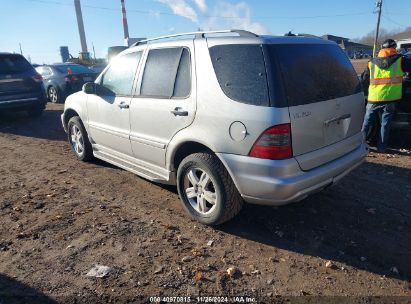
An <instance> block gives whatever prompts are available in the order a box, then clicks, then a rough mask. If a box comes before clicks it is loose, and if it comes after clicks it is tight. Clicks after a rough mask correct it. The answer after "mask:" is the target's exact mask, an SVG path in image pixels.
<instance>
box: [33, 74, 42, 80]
mask: <svg viewBox="0 0 411 304" xmlns="http://www.w3.org/2000/svg"><path fill="white" fill-rule="evenodd" d="M32 78H33V80H34V81H35V82H42V81H43V77H41V75H40V74H36V75H34V76H33V77H32Z"/></svg>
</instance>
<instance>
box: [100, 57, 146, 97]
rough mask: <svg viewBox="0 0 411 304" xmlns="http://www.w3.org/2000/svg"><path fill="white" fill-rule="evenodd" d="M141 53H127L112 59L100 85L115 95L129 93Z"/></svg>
mask: <svg viewBox="0 0 411 304" xmlns="http://www.w3.org/2000/svg"><path fill="white" fill-rule="evenodd" d="M141 54H142V52H136V53H129V54H125V55H121V56H119V57H116V58H115V59H113V62H112V64H111V66H110V67H109V68H108V70H107V71H106V72H105V73H104V75H103V78H102V81H101V85H102V86H103V87H105V88H106V89H109V90H110V91H112V92H113V93H114V94H115V95H125V96H127V95H131V93H132V92H131V90H132V89H133V82H134V77H135V76H136V72H137V66H138V63H139V62H140V58H141Z"/></svg>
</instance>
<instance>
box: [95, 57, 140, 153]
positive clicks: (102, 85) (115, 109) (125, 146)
mask: <svg viewBox="0 0 411 304" xmlns="http://www.w3.org/2000/svg"><path fill="white" fill-rule="evenodd" d="M141 55H142V52H141V51H139V52H131V53H127V54H123V55H120V56H118V57H116V58H115V59H114V60H113V61H112V63H111V65H110V67H109V68H108V69H107V70H106V71H105V73H104V74H103V75H101V77H99V79H98V80H97V82H98V84H99V85H97V92H96V94H94V95H89V97H88V100H87V112H88V125H89V133H90V136H91V138H92V140H93V142H94V143H95V144H96V145H97V146H96V147H95V148H96V149H97V150H99V151H101V152H103V153H104V152H106V153H111V152H112V151H116V152H119V153H122V154H125V155H129V156H130V155H132V150H131V146H130V101H131V94H132V90H133V84H134V79H135V75H136V73H137V69H138V64H139V62H140V58H141Z"/></svg>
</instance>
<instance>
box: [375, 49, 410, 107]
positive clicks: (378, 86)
mask: <svg viewBox="0 0 411 304" xmlns="http://www.w3.org/2000/svg"><path fill="white" fill-rule="evenodd" d="M401 60H402V58H401V57H400V58H398V59H397V60H396V61H395V62H394V63H393V64H392V65H391V66H390V67H389V68H387V69H382V68H380V67H379V66H378V65H376V64H375V63H373V62H372V61H370V62H369V63H368V68H369V69H370V87H369V90H368V101H369V102H387V101H397V100H400V99H401V98H402V78H403V76H404V72H403V71H402V67H401Z"/></svg>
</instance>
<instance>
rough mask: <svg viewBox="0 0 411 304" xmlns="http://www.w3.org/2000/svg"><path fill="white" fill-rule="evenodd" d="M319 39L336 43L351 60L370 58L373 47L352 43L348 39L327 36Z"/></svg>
mask: <svg viewBox="0 0 411 304" xmlns="http://www.w3.org/2000/svg"><path fill="white" fill-rule="evenodd" d="M321 38H322V39H324V40H330V41H334V42H335V43H337V44H338V45H339V46H340V47H341V48H342V49H343V51H344V52H345V53H346V54H347V56H348V57H350V58H351V59H353V58H354V59H360V58H369V57H371V56H372V49H373V47H372V46H370V45H366V44H361V43H356V42H352V41H350V39H348V38H344V37H339V36H334V35H328V34H327V35H323V36H321Z"/></svg>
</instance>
